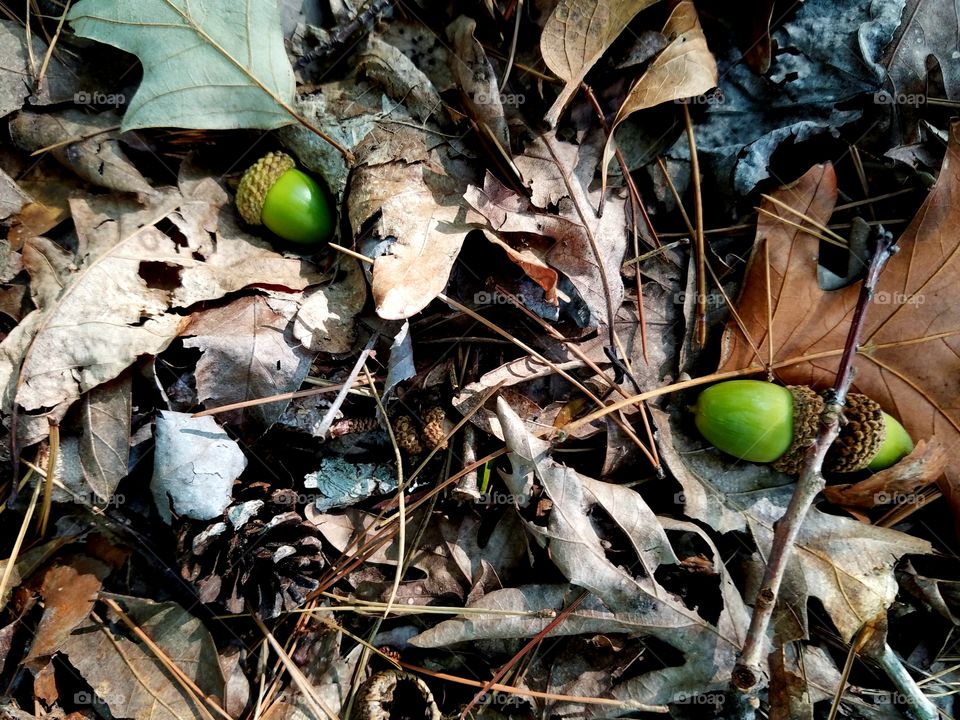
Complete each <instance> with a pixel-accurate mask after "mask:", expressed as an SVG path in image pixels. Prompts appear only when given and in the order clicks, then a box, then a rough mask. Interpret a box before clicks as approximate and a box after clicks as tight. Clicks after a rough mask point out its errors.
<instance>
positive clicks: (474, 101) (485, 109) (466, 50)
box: [447, 15, 510, 150]
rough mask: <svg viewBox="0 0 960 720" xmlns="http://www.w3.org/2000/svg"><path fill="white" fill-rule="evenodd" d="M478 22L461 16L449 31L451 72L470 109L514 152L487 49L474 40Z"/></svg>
mask: <svg viewBox="0 0 960 720" xmlns="http://www.w3.org/2000/svg"><path fill="white" fill-rule="evenodd" d="M476 27H477V21H476V20H474V19H473V18H469V17H467V16H466V15H461V16H460V17H458V18H457V19H456V20H454V21H453V22H452V23H450V25H449V27H447V35H448V36H449V37H450V40H451V42H452V43H453V48H454V50H455V51H456V52H455V53H451V55H450V64H451V68H450V69H451V71H452V72H453V75H454V77H455V78H456V79H457V82H458V84H459V87H460V90H461V91H462V92H463V95H464V97H465V100H466V103H467V109H468V110H469V112H470V114H471V116H472V117H473V119H474V120H476V121H477V123H479V124H481V125H485V126H486V127H487V129H488V131H489V132H490V135H492V136H493V137H494V138H496V139H497V141H498V142H499V143H500V146H501V147H502V148H505V149H507V150H509V148H510V131H509V130H508V129H507V118H506V115H504V113H503V103H502V102H501V101H500V86H499V84H498V81H497V76H496V75H495V74H494V72H493V66H492V65H491V64H490V61H489V60H488V59H487V53H486V52H485V51H484V49H483V46H482V45H481V44H480V43H479V42H478V41H477V39H476V38H475V37H474V36H473V31H474V29H475V28H476Z"/></svg>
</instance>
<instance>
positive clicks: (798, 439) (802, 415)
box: [773, 385, 824, 475]
mask: <svg viewBox="0 0 960 720" xmlns="http://www.w3.org/2000/svg"><path fill="white" fill-rule="evenodd" d="M787 390H789V391H790V394H791V395H792V396H793V442H792V443H791V444H790V447H789V448H787V451H786V452H785V453H784V454H783V455H781V456H780V457H779V458H777V460H776V462H774V463H773V467H774V469H775V470H777V471H779V472H782V473H786V474H787V475H796V474H797V473H799V472H800V468H801V466H802V465H803V456H804V455H806V453H807V448H809V447H810V445H811V444H812V443H813V442H814V440H815V439H816V437H817V430H818V428H819V425H820V415H821V413H822V412H823V405H824V402H823V398H822V397H821V396H820V395H819V394H818V393H817V392H816V391H815V390H814V389H813V388H811V387H809V386H807V385H788V386H787Z"/></svg>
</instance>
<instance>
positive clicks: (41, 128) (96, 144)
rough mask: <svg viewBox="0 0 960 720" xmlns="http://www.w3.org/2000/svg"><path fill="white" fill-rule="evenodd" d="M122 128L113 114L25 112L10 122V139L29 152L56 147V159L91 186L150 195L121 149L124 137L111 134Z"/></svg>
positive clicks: (143, 179) (54, 152) (150, 191)
mask: <svg viewBox="0 0 960 720" xmlns="http://www.w3.org/2000/svg"><path fill="white" fill-rule="evenodd" d="M119 124H120V117H119V116H117V115H114V114H112V113H99V114H95V115H91V114H89V113H86V112H83V111H81V110H76V109H72V110H64V111H62V112H60V113H43V114H41V113H35V112H29V111H23V112H20V113H17V115H16V116H15V117H14V118H13V119H12V120H11V121H10V136H11V137H12V138H13V142H14V143H16V145H18V146H19V147H20V148H22V149H23V150H26V151H28V152H32V151H34V150H39V149H41V148H46V147H49V146H51V145H54V146H56V147H54V148H53V149H52V150H50V151H49V152H50V153H51V154H52V155H53V157H55V158H56V159H57V161H58V162H60V164H62V165H63V166H64V167H67V168H70V169H71V170H73V171H74V172H75V173H76V174H77V175H78V176H80V177H81V178H83V179H84V180H86V181H87V182H91V183H94V184H95V185H99V186H102V187H105V188H110V189H111V190H121V191H123V192H134V193H146V194H150V193H152V192H153V188H151V187H150V184H149V183H148V182H147V181H146V179H145V178H144V177H143V175H141V174H140V171H139V170H137V169H136V168H135V167H134V166H133V164H132V163H131V162H130V160H129V159H128V158H127V156H126V155H125V154H124V152H123V150H122V149H121V147H120V143H119V140H118V139H119V137H120V133H119V132H116V131H115V130H111V129H112V128H114V127H117V126H119ZM65 141H72V142H66V143H65Z"/></svg>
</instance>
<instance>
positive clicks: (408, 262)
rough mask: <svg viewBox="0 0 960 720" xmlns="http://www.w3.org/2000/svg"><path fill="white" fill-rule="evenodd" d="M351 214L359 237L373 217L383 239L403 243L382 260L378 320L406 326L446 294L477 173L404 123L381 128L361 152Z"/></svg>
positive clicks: (376, 291) (377, 266)
mask: <svg viewBox="0 0 960 720" xmlns="http://www.w3.org/2000/svg"><path fill="white" fill-rule="evenodd" d="M357 156H358V158H359V164H358V166H357V167H356V169H355V170H354V172H353V173H352V174H351V184H350V194H349V196H348V209H349V216H350V225H351V227H352V228H353V230H354V232H355V233H356V232H359V231H360V229H361V228H362V227H363V226H364V225H365V224H367V222H368V221H370V220H371V219H373V223H374V225H373V227H374V228H375V231H376V234H377V236H378V237H381V238H396V241H395V242H393V243H392V244H391V245H390V246H389V248H388V249H387V251H386V254H384V255H380V256H379V257H377V258H375V260H374V265H373V299H374V302H375V303H376V307H377V314H378V315H379V316H380V317H382V318H384V319H387V320H402V319H404V318H408V317H410V316H411V315H413V314H415V313H417V312H419V311H420V310H422V309H423V308H425V307H426V306H427V305H428V304H429V303H430V302H431V301H432V300H433V299H434V298H436V297H437V295H438V294H439V293H441V292H442V291H443V289H444V287H445V286H446V284H447V279H448V278H449V277H450V270H451V269H452V268H453V263H454V261H455V260H456V259H457V255H458V253H459V252H460V247H461V245H463V240H464V238H465V237H466V235H467V233H468V232H469V231H470V230H471V226H470V225H468V224H467V222H466V208H465V207H464V206H463V200H462V196H463V191H464V190H465V189H466V186H467V183H469V182H471V181H472V180H473V179H474V176H475V175H476V171H475V169H474V168H473V167H472V165H471V164H470V163H468V162H465V161H464V160H463V159H461V158H457V157H455V155H454V153H453V150H452V148H451V147H450V146H449V145H448V144H446V143H441V142H437V141H435V140H432V139H430V136H428V134H427V133H424V132H422V131H420V130H416V129H413V128H410V127H407V126H404V125H396V126H392V127H390V128H389V129H388V128H387V127H381V128H379V129H378V131H377V132H375V133H371V134H370V136H368V137H367V139H366V140H365V141H364V142H363V143H362V145H361V148H358V150H357Z"/></svg>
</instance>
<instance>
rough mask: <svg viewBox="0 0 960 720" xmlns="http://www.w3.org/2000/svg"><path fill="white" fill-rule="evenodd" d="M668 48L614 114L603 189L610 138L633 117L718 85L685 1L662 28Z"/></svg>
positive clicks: (703, 39)
mask: <svg viewBox="0 0 960 720" xmlns="http://www.w3.org/2000/svg"><path fill="white" fill-rule="evenodd" d="M663 34H664V35H665V36H666V37H667V39H668V40H669V41H670V44H669V45H667V47H666V48H665V49H664V50H663V52H661V53H660V54H659V55H658V56H657V58H656V59H655V60H654V61H653V62H652V63H651V64H650V67H649V68H647V71H646V72H645V73H644V74H643V75H641V76H640V78H639V79H638V80H637V81H636V82H635V83H634V84H633V86H632V87H631V88H630V92H629V93H628V94H627V99H626V100H624V101H623V105H621V106H620V109H619V110H618V111H617V115H616V117H615V118H614V119H613V123H611V125H610V134H609V135H608V136H607V143H606V145H605V146H604V148H603V160H602V161H601V163H600V168H601V173H602V176H603V180H602V185H603V187H606V185H607V166H608V165H609V164H610V160H611V159H612V158H613V153H614V147H613V134H614V133H615V132H616V130H617V126H619V125H620V123H622V122H623V121H624V120H626V119H627V118H628V117H630V116H631V115H632V114H633V113H635V112H638V111H640V110H645V109H646V108H651V107H653V106H654V105H659V104H661V103H665V102H670V101H671V100H680V99H683V98H689V97H694V96H695V95H702V94H703V93H705V92H707V90H709V89H710V88H713V87H716V85H717V82H718V74H717V62H716V60H714V58H713V54H712V53H711V52H710V49H709V48H708V47H707V38H706V37H704V34H703V29H702V28H701V27H700V18H698V17H697V10H696V8H695V7H694V4H693V3H692V2H690V1H689V0H684V1H683V2H681V3H680V4H679V5H677V6H676V7H675V8H674V9H673V12H672V13H670V17H669V18H667V22H666V24H664V26H663Z"/></svg>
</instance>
